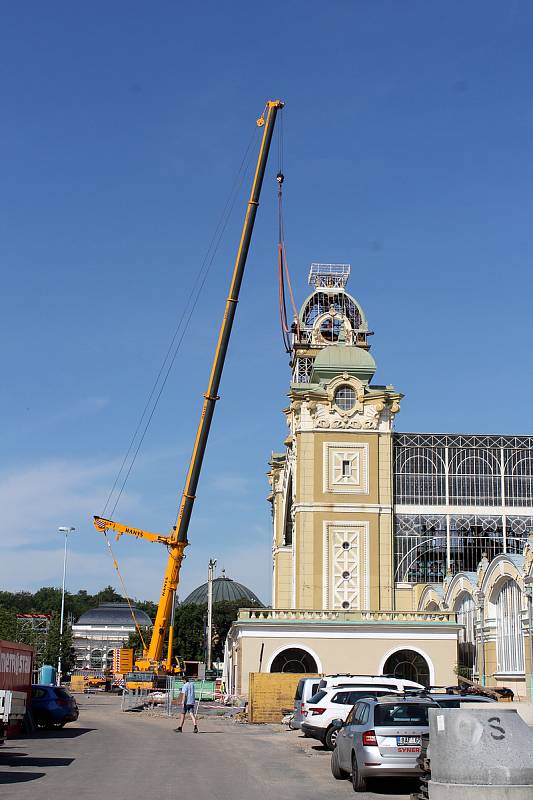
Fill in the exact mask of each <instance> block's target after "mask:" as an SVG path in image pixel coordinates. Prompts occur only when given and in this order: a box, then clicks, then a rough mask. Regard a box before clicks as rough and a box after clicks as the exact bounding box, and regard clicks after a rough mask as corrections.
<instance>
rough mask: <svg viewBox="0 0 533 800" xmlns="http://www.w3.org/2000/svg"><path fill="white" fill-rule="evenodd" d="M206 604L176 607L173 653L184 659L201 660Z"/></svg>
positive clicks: (203, 648)
mask: <svg viewBox="0 0 533 800" xmlns="http://www.w3.org/2000/svg"><path fill="white" fill-rule="evenodd" d="M206 619H207V606H206V605H202V606H197V605H192V604H191V605H186V606H178V607H177V608H176V615H175V620H174V646H173V653H174V655H176V656H179V657H180V658H184V659H185V660H186V661H203V660H204V652H205V623H206Z"/></svg>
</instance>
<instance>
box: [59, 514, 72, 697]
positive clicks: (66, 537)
mask: <svg viewBox="0 0 533 800" xmlns="http://www.w3.org/2000/svg"><path fill="white" fill-rule="evenodd" d="M75 530H76V528H58V531H59V533H64V534H65V551H64V554H63V587H62V589H61V621H60V623H59V656H58V659H57V679H56V683H57V685H58V686H61V646H62V644H63V621H64V618H65V577H66V574H67V539H68V535H69V533H72V531H75Z"/></svg>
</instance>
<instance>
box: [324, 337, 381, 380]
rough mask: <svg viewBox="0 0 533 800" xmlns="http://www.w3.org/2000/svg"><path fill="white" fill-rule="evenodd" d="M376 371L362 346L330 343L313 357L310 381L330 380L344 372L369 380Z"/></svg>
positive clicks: (374, 363)
mask: <svg viewBox="0 0 533 800" xmlns="http://www.w3.org/2000/svg"><path fill="white" fill-rule="evenodd" d="M375 371H376V362H375V361H374V359H373V358H372V356H371V355H370V353H369V352H368V350H365V349H363V348H362V347H356V346H354V345H348V344H332V345H328V346H327V347H324V348H323V349H322V350H321V351H320V353H319V354H318V355H317V357H316V358H315V363H314V364H313V373H312V375H311V382H312V383H320V381H330V380H331V379H332V378H335V377H336V376H337V375H342V374H343V373H344V372H346V373H347V374H348V375H353V376H354V377H355V378H359V380H361V381H365V382H367V383H368V382H369V381H370V380H371V379H372V377H373V375H374V373H375Z"/></svg>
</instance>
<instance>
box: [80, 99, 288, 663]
mask: <svg viewBox="0 0 533 800" xmlns="http://www.w3.org/2000/svg"><path fill="white" fill-rule="evenodd" d="M283 105H284V104H283V103H282V102H281V100H269V101H268V102H267V104H266V107H265V110H264V111H263V113H262V115H261V116H260V117H259V119H258V120H257V125H258V126H259V127H263V128H264V130H263V136H262V139H261V146H260V149H259V155H258V158H257V165H256V169H255V174H254V179H253V183H252V191H251V194H250V199H249V201H248V206H247V209H246V216H245V219H244V225H243V229H242V234H241V239H240V243H239V248H238V250H237V257H236V260H235V267H234V269H233V276H232V280H231V286H230V291H229V295H228V298H227V301H226V306H225V309H224V316H223V318H222V324H221V327H220V333H219V336H218V342H217V347H216V351H215V357H214V360H213V366H212V368H211V376H210V378H209V385H208V388H207V391H206V393H205V394H204V403H203V407H202V413H201V415H200V422H199V425H198V430H197V433H196V440H195V442H194V448H193V452H192V456H191V461H190V464H189V470H188V473H187V479H186V481H185V488H184V490H183V495H182V498H181V503H180V508H179V513H178V518H177V521H176V525H175V527H173V528H172V530H171V532H170V534H169V535H168V536H162V535H159V534H157V533H150V532H149V531H144V530H141V529H140V528H132V527H130V526H128V525H123V524H121V523H119V522H113V521H112V520H110V519H104V518H103V517H99V516H95V517H94V525H95V528H96V529H97V530H98V531H100V532H105V531H107V530H113V531H115V532H116V534H117V539H118V538H119V537H120V536H122V534H124V533H127V534H129V535H130V536H136V537H137V538H138V539H148V541H150V542H159V543H160V544H164V545H165V546H166V547H167V549H168V552H169V556H168V561H167V568H166V570H165V577H164V579H163V586H162V589H161V596H160V598H159V605H158V607H157V614H156V618H155V623H154V628H153V632H152V638H151V641H150V644H149V646H148V648H146V649H145V650H144V651H143V655H142V658H139V659H137V660H136V662H135V667H136V669H137V670H139V671H144V672H153V673H155V674H161V673H167V674H168V673H173V672H176V671H179V668H178V669H176V668H175V667H174V666H173V664H172V638H173V620H172V611H173V605H174V602H175V594H176V589H177V586H178V582H179V575H180V569H181V563H182V561H183V553H184V550H185V548H186V547H187V545H188V541H187V532H188V529H189V522H190V519H191V514H192V509H193V505H194V500H195V498H196V488H197V486H198V480H199V477H200V471H201V468H202V461H203V458H204V453H205V448H206V444H207V439H208V436H209V429H210V427H211V421H212V419H213V413H214V410H215V403H216V401H217V400H218V399H219V397H218V389H219V386H220V379H221V376H222V370H223V367H224V361H225V357H226V352H227V349H228V344H229V338H230V334H231V328H232V326H233V320H234V317H235V311H236V307H237V302H238V300H239V291H240V288H241V283H242V278H243V275H244V268H245V266H246V258H247V256H248V250H249V247H250V241H251V238H252V231H253V227H254V222H255V216H256V213H257V207H258V205H259V196H260V194H261V186H262V184H263V178H264V175H265V168H266V164H267V160H268V153H269V150H270V144H271V142H272V135H273V133H274V125H275V121H276V116H277V113H278V111H279V110H280V109H281V108H283ZM167 632H168V634H169V639H168V647H167V657H166V660H165V661H163V646H164V642H165V637H166V635H167Z"/></svg>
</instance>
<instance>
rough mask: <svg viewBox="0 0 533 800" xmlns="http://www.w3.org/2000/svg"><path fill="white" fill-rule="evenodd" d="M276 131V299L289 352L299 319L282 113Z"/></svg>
mask: <svg viewBox="0 0 533 800" xmlns="http://www.w3.org/2000/svg"><path fill="white" fill-rule="evenodd" d="M278 131H279V134H278V174H277V175H276V181H277V182H278V301H279V318H280V325H281V336H282V339H283V344H284V346H285V352H286V353H291V352H292V342H291V337H290V332H291V330H292V331H293V332H295V333H296V334H297V335H299V333H300V320H299V317H298V311H297V309H296V304H295V302H294V295H293V293H292V285H291V276H290V273H289V265H288V262H287V251H286V249H285V226H284V220H283V182H284V180H285V175H284V174H283V113H280V125H279V128H278ZM285 281H286V282H287V288H288V290H289V296H290V300H291V305H292V308H293V311H294V324H293V326H291V328H289V324H288V321H287V301H286V293H285Z"/></svg>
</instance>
